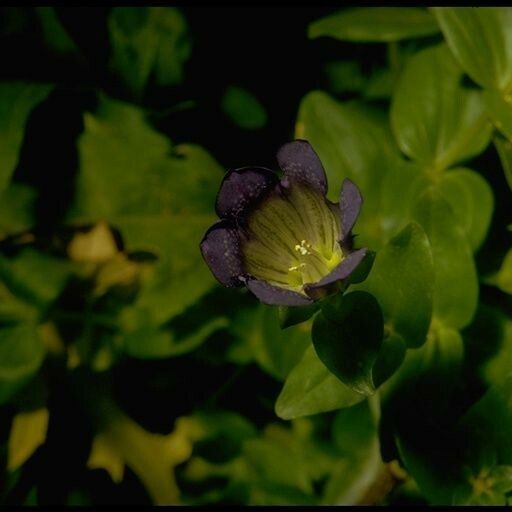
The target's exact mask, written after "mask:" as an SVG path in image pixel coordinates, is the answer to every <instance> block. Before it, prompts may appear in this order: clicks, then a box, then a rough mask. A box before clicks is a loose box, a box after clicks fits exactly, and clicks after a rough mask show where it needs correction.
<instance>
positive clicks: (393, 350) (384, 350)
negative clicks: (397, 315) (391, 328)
mask: <svg viewBox="0 0 512 512" xmlns="http://www.w3.org/2000/svg"><path fill="white" fill-rule="evenodd" d="M406 353H407V345H406V344H405V342H404V340H403V338H402V337H401V336H400V335H398V334H396V333H395V334H391V335H389V336H386V337H385V338H384V340H383V342H382V347H381V349H380V352H379V355H378V356H377V360H376V361H375V364H374V366H373V370H372V377H373V382H374V384H375V387H376V388H378V387H380V386H381V384H383V383H384V382H386V381H387V380H388V379H389V378H390V377H391V376H392V375H393V374H394V373H395V372H396V371H397V370H398V369H399V368H400V366H401V365H402V363H403V362H404V360H405V356H406Z"/></svg>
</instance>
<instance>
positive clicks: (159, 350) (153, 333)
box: [123, 318, 228, 359]
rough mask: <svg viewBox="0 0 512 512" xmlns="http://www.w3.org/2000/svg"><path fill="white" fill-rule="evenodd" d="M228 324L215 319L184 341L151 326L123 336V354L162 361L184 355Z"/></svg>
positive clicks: (220, 319)
mask: <svg viewBox="0 0 512 512" xmlns="http://www.w3.org/2000/svg"><path fill="white" fill-rule="evenodd" d="M227 324H228V322H227V319H226V318H216V319H214V320H212V321H210V322H207V323H206V324H205V325H202V326H200V327H199V328H198V329H197V330H196V331H195V332H194V333H193V334H191V335H188V336H186V337H185V339H178V340H177V339H175V336H174V335H173V332H172V331H171V330H164V329H155V328H154V327H152V326H148V327H147V328H144V327H142V328H138V329H137V330H135V331H134V332H129V333H127V334H125V335H124V336H123V347H124V350H125V352H126V353H127V354H128V355H129V356H131V357H136V358H139V359H164V358H166V357H175V356H178V355H182V354H186V353H187V352H190V351H192V350H194V349H196V348H197V347H199V346H200V345H201V344H202V343H203V342H204V341H205V340H206V339H207V338H208V336H210V335H211V334H212V333H213V332H215V331H216V330H218V329H221V328H223V327H226V325H227Z"/></svg>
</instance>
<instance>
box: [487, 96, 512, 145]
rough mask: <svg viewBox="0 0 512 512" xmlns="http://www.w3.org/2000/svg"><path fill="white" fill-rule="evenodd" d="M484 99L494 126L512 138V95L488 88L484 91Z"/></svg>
mask: <svg viewBox="0 0 512 512" xmlns="http://www.w3.org/2000/svg"><path fill="white" fill-rule="evenodd" d="M482 99H483V101H484V104H485V107H486V109H487V113H488V115H489V116H490V118H491V121H492V123H493V124H494V126H495V127H496V128H497V129H498V130H499V131H500V132H501V133H503V135H505V136H506V137H507V138H508V139H509V140H512V96H510V95H507V96H504V95H503V93H501V92H499V91H494V90H492V89H486V90H484V91H483V92H482Z"/></svg>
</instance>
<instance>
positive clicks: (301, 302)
mask: <svg viewBox="0 0 512 512" xmlns="http://www.w3.org/2000/svg"><path fill="white" fill-rule="evenodd" d="M247 288H249V290H250V291H251V292H252V293H254V295H256V297H258V299H260V301H261V302H263V304H268V305H270V306H305V305H307V304H311V303H312V302H313V301H312V300H311V299H309V298H308V297H305V296H304V295H301V294H300V293H296V292H292V291H291V290H285V289H284V288H278V287H277V286H273V285H271V284H268V283H266V282H265V281H259V280H258V279H249V280H248V281H247Z"/></svg>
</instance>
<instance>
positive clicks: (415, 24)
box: [308, 7, 439, 43]
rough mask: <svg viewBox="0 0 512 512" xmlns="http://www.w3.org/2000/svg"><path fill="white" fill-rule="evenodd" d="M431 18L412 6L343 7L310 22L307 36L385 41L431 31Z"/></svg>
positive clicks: (312, 37)
mask: <svg viewBox="0 0 512 512" xmlns="http://www.w3.org/2000/svg"><path fill="white" fill-rule="evenodd" d="M438 31H439V27H438V26H437V24H436V21H435V19H434V17H433V16H432V15H431V14H430V13H429V12H428V11H426V10H425V9H418V8H416V7H371V8H352V9H344V10H340V11H338V12H335V13H334V14H331V15H329V16H326V17H325V18H321V19H319V20H317V21H314V22H313V23H311V24H310V26H309V29H308V36H309V38H310V39H314V38H316V37H321V36H327V37H334V38H336V39H340V40H342V41H352V42H356V43H357V42H363V43H364V42H382V43H389V42H393V41H400V40H401V39H409V38H413V37H422V36H429V35H432V34H435V33H437V32H438Z"/></svg>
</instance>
